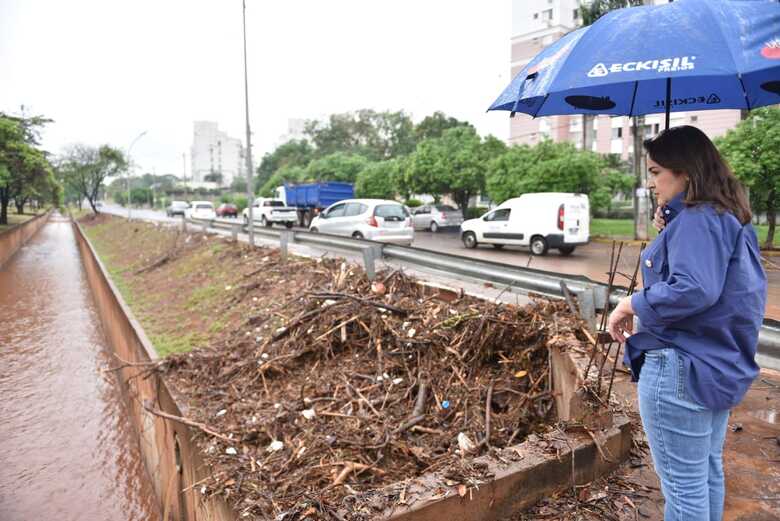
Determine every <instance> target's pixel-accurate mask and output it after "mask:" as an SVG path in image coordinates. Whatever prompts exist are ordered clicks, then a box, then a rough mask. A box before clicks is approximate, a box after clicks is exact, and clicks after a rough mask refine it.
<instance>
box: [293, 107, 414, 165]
mask: <svg viewBox="0 0 780 521" xmlns="http://www.w3.org/2000/svg"><path fill="white" fill-rule="evenodd" d="M304 132H305V134H306V136H307V137H308V138H309V140H310V141H311V143H312V144H314V147H315V148H316V153H317V155H318V156H327V155H329V154H333V153H336V152H344V153H348V154H357V155H361V156H364V157H366V158H368V159H371V160H374V161H380V160H384V159H391V158H394V157H399V156H402V155H406V154H409V153H410V152H412V151H413V150H414V146H415V138H414V123H413V122H412V119H411V118H410V117H409V116H408V115H407V114H406V113H405V112H403V111H398V112H376V111H374V110H371V109H362V110H358V111H355V112H346V113H343V114H331V116H330V118H329V119H328V121H327V122H321V121H316V120H312V121H308V122H307V123H306V128H305V131H304Z"/></svg>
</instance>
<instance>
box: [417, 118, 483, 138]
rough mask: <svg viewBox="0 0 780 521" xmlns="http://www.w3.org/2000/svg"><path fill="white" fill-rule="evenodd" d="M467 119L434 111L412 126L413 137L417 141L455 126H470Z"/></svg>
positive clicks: (432, 136)
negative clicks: (462, 119) (459, 118)
mask: <svg viewBox="0 0 780 521" xmlns="http://www.w3.org/2000/svg"><path fill="white" fill-rule="evenodd" d="M471 126H472V125H471V123H469V122H468V121H460V120H458V119H455V118H452V117H449V116H447V115H446V114H444V112H440V111H436V112H434V113H433V114H431V115H430V116H425V118H424V119H423V120H422V121H421V122H420V123H418V124H417V126H415V127H414V137H415V140H416V141H417V142H418V143H419V142H420V141H424V140H426V139H431V138H437V137H441V136H442V134H444V131H445V130H447V129H450V128H455V127H471Z"/></svg>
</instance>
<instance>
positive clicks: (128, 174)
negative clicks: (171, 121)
mask: <svg viewBox="0 0 780 521" xmlns="http://www.w3.org/2000/svg"><path fill="white" fill-rule="evenodd" d="M146 132H147V131H146V130H144V131H143V132H141V133H140V134H138V136H136V138H135V139H134V140H133V142H132V143H130V146H129V147H127V220H128V221H129V220H130V219H131V215H130V173H131V169H132V165H133V160H132V159H131V158H130V151H131V150H132V149H133V145H135V143H136V142H137V141H138V140H139V139H141V138H142V137H144V136H145V135H146Z"/></svg>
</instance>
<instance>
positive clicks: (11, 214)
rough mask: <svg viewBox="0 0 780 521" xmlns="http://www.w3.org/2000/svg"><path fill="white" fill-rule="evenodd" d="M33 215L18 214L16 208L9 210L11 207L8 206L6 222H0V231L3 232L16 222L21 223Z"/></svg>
mask: <svg viewBox="0 0 780 521" xmlns="http://www.w3.org/2000/svg"><path fill="white" fill-rule="evenodd" d="M33 217H35V215H34V214H23V215H19V214H18V213H16V209H14V210H11V207H10V206H9V207H8V224H0V232H3V231H5V230H7V229H9V228H13V227H14V226H16V225H17V224H22V223H23V222H27V221H29V220H30V219H32V218H33Z"/></svg>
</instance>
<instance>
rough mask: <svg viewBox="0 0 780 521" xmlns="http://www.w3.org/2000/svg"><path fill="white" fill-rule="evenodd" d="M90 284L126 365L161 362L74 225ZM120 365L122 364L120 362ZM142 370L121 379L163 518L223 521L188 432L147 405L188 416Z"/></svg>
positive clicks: (225, 513)
mask: <svg viewBox="0 0 780 521" xmlns="http://www.w3.org/2000/svg"><path fill="white" fill-rule="evenodd" d="M73 228H74V231H75V235H76V239H77V243H78V247H79V251H80V252H81V259H82V263H83V265H84V270H85V272H86V278H87V283H88V284H89V287H90V289H91V290H92V295H93V297H94V299H95V304H96V308H97V310H98V314H99V315H100V321H101V325H102V327H103V331H104V333H105V335H106V339H107V340H108V345H109V346H110V347H111V348H112V349H113V350H114V353H116V355H117V356H118V357H119V358H120V359H121V360H123V361H125V362H130V363H134V364H138V363H143V362H149V361H152V360H156V359H157V358H158V356H157V352H156V351H155V349H154V347H153V346H152V343H151V342H150V341H149V339H148V338H147V337H146V334H145V333H144V332H143V329H142V328H141V326H140V324H139V323H138V321H137V320H136V319H135V317H134V316H133V313H132V311H130V308H129V307H128V306H127V304H126V303H125V302H124V300H123V299H122V296H121V295H120V293H119V291H118V290H117V288H116V286H115V285H114V284H113V282H112V281H111V279H110V278H109V276H108V272H107V271H106V269H105V267H104V266H103V264H102V263H101V262H100V260H99V259H98V257H97V254H96V253H95V250H94V249H93V248H92V245H91V244H90V243H89V241H88V240H87V238H86V236H85V235H84V233H83V231H82V229H81V227H80V226H79V225H78V224H77V223H75V222H74V223H73ZM116 365H119V363H117V364H116ZM142 370H143V367H137V366H136V367H132V366H131V367H126V368H124V369H121V370H118V371H117V374H118V377H119V380H120V381H121V383H122V386H121V387H122V392H123V395H124V397H125V402H126V405H127V411H128V413H129V414H130V420H131V423H132V424H133V426H134V428H135V430H136V433H137V438H138V440H139V445H140V449H141V454H142V456H143V460H144V464H145V466H146V470H147V473H148V475H149V477H150V479H151V482H152V486H153V489H154V491H155V494H156V495H157V499H158V501H159V504H160V505H161V509H160V510H161V511H162V512H163V513H164V514H165V516H166V517H165V519H166V520H167V519H169V517H168V516H169V515H170V516H171V517H170V519H177V520H182V521H195V520H209V521H225V520H234V519H236V516H235V513H234V512H233V511H232V510H231V509H230V508H229V507H228V505H227V504H226V503H225V502H224V501H222V500H220V499H219V498H211V499H208V500H204V498H203V496H201V494H200V492H199V491H198V490H197V487H196V484H197V483H198V482H199V481H201V480H202V479H204V478H206V477H207V476H208V475H209V474H210V473H209V470H208V468H207V467H206V466H205V464H204V463H203V459H202V458H201V455H200V450H199V449H198V447H196V446H195V444H194V443H192V441H191V438H192V436H191V432H190V429H189V427H187V426H186V425H182V424H180V423H178V422H173V421H170V420H167V419H163V418H160V417H159V416H155V415H153V414H151V413H149V412H147V411H146V410H145V409H144V407H143V404H144V403H151V404H152V405H153V406H154V407H155V408H156V409H159V410H161V411H163V412H166V413H168V414H173V415H175V416H184V414H182V408H180V407H179V405H178V404H177V402H176V400H175V398H174V396H173V394H172V393H171V391H170V390H169V389H168V387H167V386H166V385H165V382H164V381H163V379H162V378H160V376H159V375H158V374H156V373H152V374H151V375H149V376H146V377H139V373H140V372H141V371H142Z"/></svg>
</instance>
